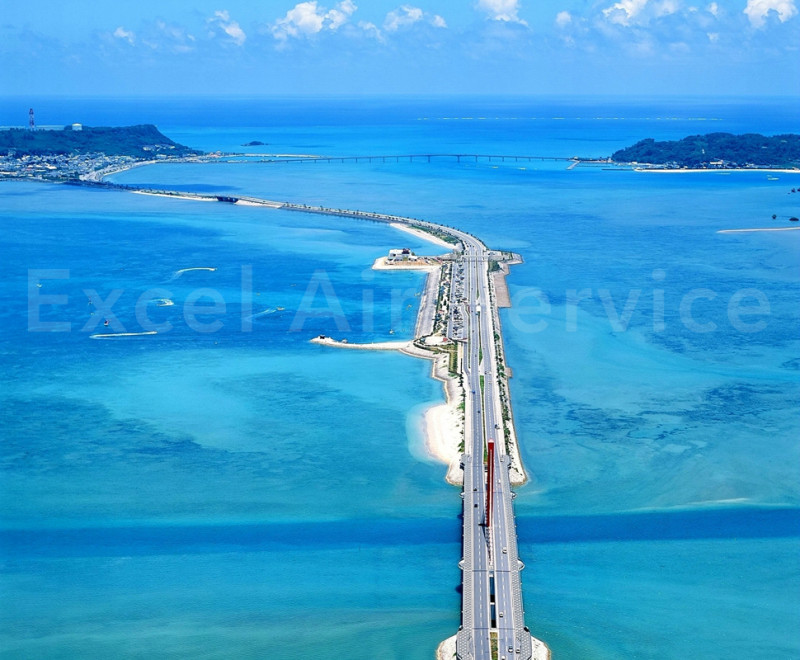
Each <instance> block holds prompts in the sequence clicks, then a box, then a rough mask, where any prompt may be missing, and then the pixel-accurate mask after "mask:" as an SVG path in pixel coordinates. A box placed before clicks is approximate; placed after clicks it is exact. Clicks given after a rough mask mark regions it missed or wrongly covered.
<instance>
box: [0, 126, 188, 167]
mask: <svg viewBox="0 0 800 660" xmlns="http://www.w3.org/2000/svg"><path fill="white" fill-rule="evenodd" d="M0 153H2V154H4V155H5V154H6V153H8V154H9V155H12V156H13V157H16V158H21V157H23V156H52V155H67V156H69V155H79V154H90V153H102V154H105V155H106V156H130V157H133V158H143V159H150V158H155V157H158V156H178V157H182V156H192V155H198V154H200V153H202V152H200V151H197V150H195V149H191V148H189V147H186V146H184V145H182V144H178V143H177V142H174V141H172V140H170V139H169V138H168V137H167V136H166V135H164V134H163V133H161V132H160V131H159V130H158V129H157V128H156V127H155V126H153V125H152V124H140V125H138V126H112V127H109V126H98V127H92V126H83V127H81V128H80V129H79V130H75V129H73V127H72V126H66V127H65V128H64V130H37V131H31V130H26V129H23V128H10V129H6V130H3V131H0Z"/></svg>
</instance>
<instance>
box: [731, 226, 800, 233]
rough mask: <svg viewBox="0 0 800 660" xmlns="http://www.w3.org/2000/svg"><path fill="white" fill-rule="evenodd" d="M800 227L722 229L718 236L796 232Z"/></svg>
mask: <svg viewBox="0 0 800 660" xmlns="http://www.w3.org/2000/svg"><path fill="white" fill-rule="evenodd" d="M797 229H800V227H754V228H753V229H720V230H719V231H718V232H717V233H718V234H743V233H745V232H753V231H795V230H797Z"/></svg>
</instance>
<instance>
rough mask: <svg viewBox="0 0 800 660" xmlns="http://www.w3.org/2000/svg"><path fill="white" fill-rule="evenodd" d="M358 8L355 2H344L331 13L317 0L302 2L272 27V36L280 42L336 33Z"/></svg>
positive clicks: (345, 0) (347, 0)
mask: <svg viewBox="0 0 800 660" xmlns="http://www.w3.org/2000/svg"><path fill="white" fill-rule="evenodd" d="M357 9H358V7H357V6H356V5H355V3H354V2H353V0H342V2H340V3H339V4H337V5H336V6H335V7H334V8H333V9H331V10H330V11H328V10H326V9H325V7H320V6H319V5H318V4H317V1H316V0H311V2H301V3H299V4H297V5H295V7H294V8H293V9H290V10H289V11H287V12H286V16H284V17H283V18H279V19H278V20H277V21H275V25H273V26H272V34H273V35H274V36H275V38H276V39H278V40H280V41H286V40H287V39H288V38H289V37H301V36H306V37H308V36H311V35H314V34H317V33H319V32H322V31H323V30H331V31H336V30H338V29H339V28H340V27H341V26H342V25H344V24H345V23H347V21H348V20H349V19H350V17H351V16H352V15H353V14H354V13H355V12H356V10H357Z"/></svg>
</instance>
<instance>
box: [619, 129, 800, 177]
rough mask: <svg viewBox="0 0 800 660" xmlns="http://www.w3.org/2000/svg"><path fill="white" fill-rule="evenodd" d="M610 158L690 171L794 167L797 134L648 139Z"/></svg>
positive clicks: (799, 149)
mask: <svg viewBox="0 0 800 660" xmlns="http://www.w3.org/2000/svg"><path fill="white" fill-rule="evenodd" d="M611 158H612V159H613V160H615V161H617V162H621V163H650V164H653V165H666V166H672V167H692V168H695V167H701V168H702V167H797V166H800V135H794V134H786V135H775V136H773V137H765V136H763V135H759V134H757V133H747V134H745V135H733V134H731V133H708V134H707V135H691V136H689V137H687V138H684V139H682V140H673V141H665V142H656V141H655V140H653V139H647V140H642V141H640V142H637V143H636V144H634V145H633V146H632V147H628V148H627V149H621V150H620V151H617V152H615V153H614V154H613V155H612V156H611Z"/></svg>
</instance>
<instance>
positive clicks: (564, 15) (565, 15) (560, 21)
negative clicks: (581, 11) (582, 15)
mask: <svg viewBox="0 0 800 660" xmlns="http://www.w3.org/2000/svg"><path fill="white" fill-rule="evenodd" d="M570 23H572V14H570V13H569V12H568V11H560V12H558V14H556V25H558V27H566V26H567V25H569V24H570Z"/></svg>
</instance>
